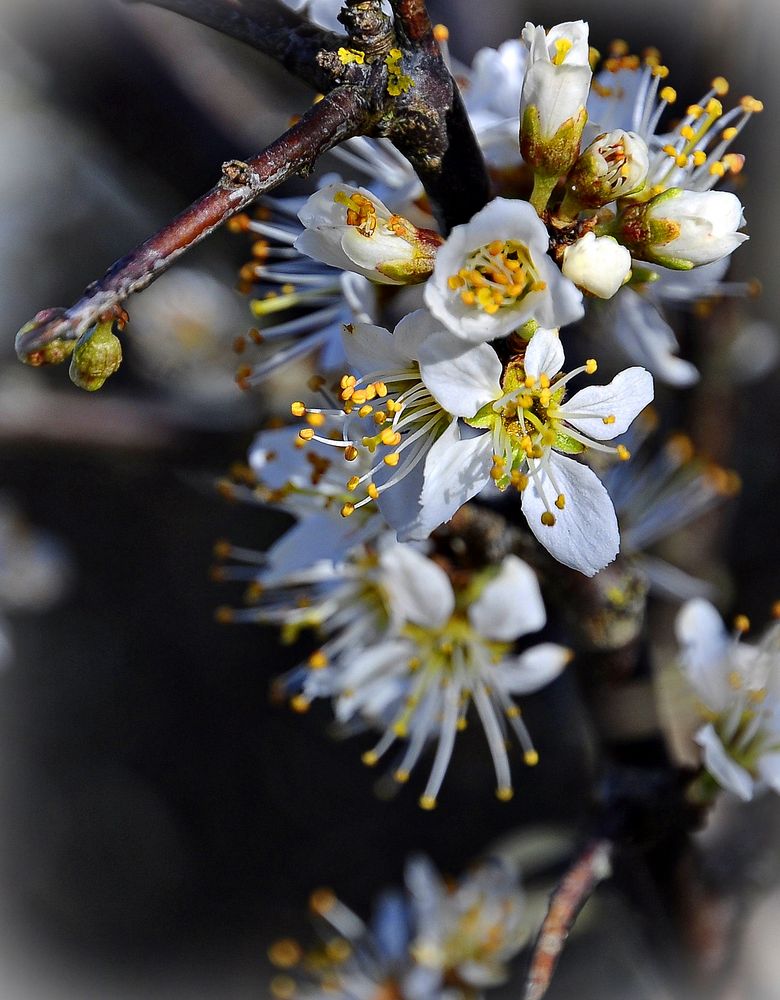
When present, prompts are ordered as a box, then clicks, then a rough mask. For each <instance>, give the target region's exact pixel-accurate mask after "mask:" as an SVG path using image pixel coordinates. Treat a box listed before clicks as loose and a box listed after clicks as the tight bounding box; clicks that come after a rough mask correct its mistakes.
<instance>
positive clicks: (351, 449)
mask: <svg viewBox="0 0 780 1000" xmlns="http://www.w3.org/2000/svg"><path fill="white" fill-rule="evenodd" d="M358 454H359V453H358V450H357V448H356V447H355V446H354V444H350V445H347V447H346V448H345V449H344V458H345V459H346V461H347V462H354V461H355V459H356V458H357V457H358Z"/></svg>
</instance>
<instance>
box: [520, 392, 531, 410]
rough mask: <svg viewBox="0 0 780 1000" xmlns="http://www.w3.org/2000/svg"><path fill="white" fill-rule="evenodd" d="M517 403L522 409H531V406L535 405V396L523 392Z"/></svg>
mask: <svg viewBox="0 0 780 1000" xmlns="http://www.w3.org/2000/svg"><path fill="white" fill-rule="evenodd" d="M517 403H518V405H519V406H520V409H521V410H530V409H531V407H532V406H533V405H534V397H533V396H526V395H525V394H523V395H522V396H519V397H518V399H517Z"/></svg>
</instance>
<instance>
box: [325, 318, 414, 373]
mask: <svg viewBox="0 0 780 1000" xmlns="http://www.w3.org/2000/svg"><path fill="white" fill-rule="evenodd" d="M341 340H342V343H343V344H344V353H345V354H346V355H347V361H348V362H349V364H350V365H351V366H352V367H353V368H354V369H355V371H356V372H358V373H360V374H361V375H368V374H371V373H372V372H386V371H391V370H398V369H401V370H403V369H406V368H409V366H410V362H411V359H410V358H409V357H408V356H406V355H405V354H404V352H403V351H401V350H399V346H398V343H397V342H396V340H395V338H394V337H393V334H392V333H390V331H389V330H385V329H384V327H381V326H373V325H372V324H371V323H354V324H351V325H350V326H345V327H344V329H343V332H342V335H341Z"/></svg>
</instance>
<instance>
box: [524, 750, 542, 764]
mask: <svg viewBox="0 0 780 1000" xmlns="http://www.w3.org/2000/svg"><path fill="white" fill-rule="evenodd" d="M523 760H524V761H525V763H526V764H527V765H528V766H529V767H536V765H537V764H538V763H539V754H538V753H537V752H536V750H526V752H525V753H524V754H523Z"/></svg>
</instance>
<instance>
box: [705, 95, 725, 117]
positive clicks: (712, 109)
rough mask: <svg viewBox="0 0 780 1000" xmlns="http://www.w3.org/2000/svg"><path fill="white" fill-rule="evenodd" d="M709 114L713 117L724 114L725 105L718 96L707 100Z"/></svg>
mask: <svg viewBox="0 0 780 1000" xmlns="http://www.w3.org/2000/svg"><path fill="white" fill-rule="evenodd" d="M707 114H708V115H709V116H710V117H711V118H720V116H721V115H722V114H723V105H722V104H721V103H720V101H719V100H718V99H717V97H711V98H710V99H709V101H707Z"/></svg>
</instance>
